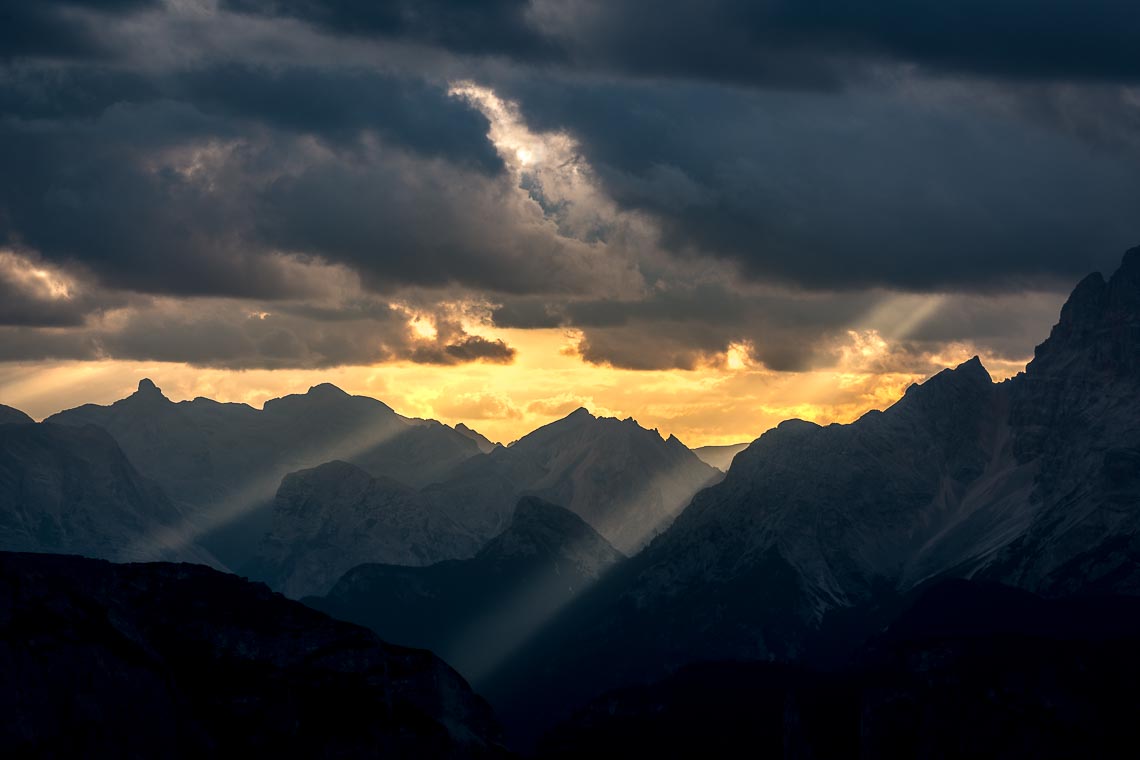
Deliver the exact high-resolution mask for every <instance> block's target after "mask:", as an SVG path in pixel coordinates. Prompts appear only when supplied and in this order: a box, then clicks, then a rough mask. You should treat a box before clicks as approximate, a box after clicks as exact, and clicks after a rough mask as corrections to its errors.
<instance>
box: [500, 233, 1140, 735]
mask: <svg viewBox="0 0 1140 760" xmlns="http://www.w3.org/2000/svg"><path fill="white" fill-rule="evenodd" d="M1138 369H1140V248H1137V249H1133V250H1131V251H1129V252H1128V253H1127V254H1126V255H1125V257H1124V260H1123V263H1122V264H1121V266H1120V268H1119V270H1118V271H1117V272H1116V273H1115V274H1114V275H1113V276H1112V278H1111V279H1110V280H1107V281H1106V280H1105V279H1104V278H1103V277H1101V276H1100V275H1093V276H1090V277H1089V278H1087V279H1086V280H1084V281H1083V282H1082V283H1081V284H1080V285H1079V286H1078V287H1077V288H1076V290H1075V291H1074V292H1073V294H1072V296H1071V297H1070V298H1069V300H1068V302H1067V303H1066V304H1065V306H1064V308H1063V309H1062V312H1061V317H1060V320H1059V322H1058V324H1057V326H1056V327H1055V328H1054V329H1053V331H1052V333H1051V335H1050V337H1049V339H1048V340H1046V341H1045V342H1044V343H1043V344H1042V345H1040V346H1038V348H1037V349H1036V352H1035V358H1034V359H1033V361H1032V362H1030V364H1029V365H1028V367H1027V368H1026V371H1025V373H1023V374H1021V375H1019V376H1017V377H1015V378H1012V379H1010V380H1008V381H1005V382H1003V383H997V384H995V383H993V382H992V381H991V379H990V377H989V375H988V373H987V372H986V371H985V369H984V368H983V367H982V366H981V363H980V362H979V361H978V360H977V358H975V359H972V360H970V361H968V362H966V363H964V364H962V365H961V366H959V367H957V368H955V369H952V370H946V371H943V372H942V373H940V374H938V375H936V376H934V377H933V378H931V379H930V380H929V381H927V382H926V383H924V384H922V385H916V386H913V387H912V388H910V389H909V390H908V391H907V393H906V395H905V396H904V397H903V398H902V399H901V400H900V401H899V402H898V403H896V404H895V405H894V406H892V407H890V408H889V409H887V410H886V411H884V412H870V413H868V414H867V415H865V416H864V417H862V418H860V419H859V420H858V421H856V422H854V423H852V424H850V425H838V424H835V425H829V426H823V427H821V426H819V425H816V424H813V423H809V422H803V421H789V422H785V423H783V424H781V425H780V426H778V427H777V428H776V429H774V430H771V431H769V432H768V433H765V434H764V435H762V436H761V437H760V438H759V439H757V440H756V441H754V442H753V443H752V444H751V445H750V446H749V447H748V448H747V449H746V450H745V451H743V452H741V453H740V454H738V455H737V456H736V458H735V459H734V461H733V463H732V467H731V469H730V470H729V472H728V475H727V476H726V478H725V479H724V481H723V482H722V483H719V484H717V485H714V486H712V487H710V488H708V489H705V490H703V491H701V492H700V493H699V494H697V496H696V497H695V498H694V499H693V501H692V504H690V505H689V507H688V508H687V509H686V510H685V511H684V512H683V513H682V514H681V515H680V516H679V517H678V518H677V520H676V521H675V522H674V523H673V524H672V526H671V527H670V528H669V529H668V530H667V531H665V532H664V533H663V534H662V535H660V536H658V537H657V538H656V539H655V540H654V541H653V542H652V543H651V544H650V545H649V546H648V547H647V548H646V549H645V550H644V551H642V552H641V553H639V554H637V555H636V556H634V557H633V558H631V559H630V561H628V562H626V563H623V564H622V565H621V566H619V567H618V568H616V569H615V571H614V572H612V573H610V574H608V575H607V576H606V577H605V578H603V579H602V581H601V582H599V583H598V584H597V585H596V586H595V587H594V588H593V589H592V590H591V591H590V592H589V593H588V594H585V595H583V596H582V598H580V599H578V600H577V601H576V602H575V603H573V604H571V605H570V606H569V607H567V609H566V610H564V612H563V613H562V614H561V615H560V616H559V617H558V618H557V619H556V620H555V621H553V622H552V624H551V625H550V626H548V627H547V629H546V630H545V631H544V632H543V633H542V634H541V635H540V636H538V637H536V638H535V639H534V640H533V641H532V642H531V644H530V645H529V646H528V647H525V648H523V649H522V650H521V651H520V652H518V653H517V654H516V656H515V657H514V658H513V659H512V660H511V661H510V662H508V663H507V664H506V665H505V666H504V668H502V669H501V670H502V672H501V673H500V674H499V675H497V676H495V677H492V678H491V679H490V680H489V681H487V682H485V683H484V684H483V688H484V689H485V690H486V691H485V693H487V694H488V695H489V696H490V697H491V698H492V700H493V701H496V702H497V704H498V705H499V707H500V708H501V714H503V715H504V716H505V719H506V720H507V721H508V722H513V723H514V724H515V725H517V726H525V727H526V728H528V729H533V727H534V725H535V724H536V722H537V721H538V720H539V719H538V718H537V717H536V716H537V715H539V714H540V713H541V714H545V715H551V714H555V713H557V712H558V710H559V709H561V710H563V711H565V709H567V708H568V706H569V705H572V704H575V703H580V702H581V701H582V700H583V699H584V698H586V697H588V696H590V695H591V694H597V693H599V692H601V691H603V690H605V689H606V688H611V687H614V686H617V685H621V684H623V683H634V682H639V681H643V680H645V679H652V678H657V677H661V676H663V675H665V674H666V673H667V672H669V671H670V670H671V669H674V668H676V667H679V666H682V665H684V664H686V663H691V662H697V661H702V660H723V659H748V660H781V661H800V662H803V661H819V660H821V659H826V658H828V657H834V656H837V654H838V653H837V652H835V651H834V650H835V649H836V648H837V647H838V648H841V649H842V648H847V649H850V648H853V647H854V646H857V643H858V642H859V641H861V640H863V639H865V638H866V637H867V636H868V635H870V634H872V633H873V632H874V631H875V630H876V629H877V627H878V626H879V625H881V624H883V623H884V622H885V621H886V620H888V619H889V616H890V615H891V614H893V613H894V612H895V611H897V605H898V604H899V600H900V599H901V598H902V597H903V596H904V595H905V594H907V593H908V592H909V591H910V590H912V589H915V588H917V587H919V586H920V585H922V584H924V583H929V582H933V581H935V580H937V579H941V578H947V577H964V578H975V579H979V580H986V581H992V582H1001V583H1005V584H1008V585H1012V586H1015V587H1018V588H1021V589H1025V590H1028V591H1032V592H1036V593H1042V594H1045V595H1047V596H1055V595H1062V594H1074V593H1093V592H1096V593H1119V594H1134V593H1137V591H1140V589H1138V587H1137V579H1138V575H1137V573H1138V572H1140V563H1138V559H1140V552H1137V548H1138V543H1137V542H1138V541H1140V511H1137V509H1136V506H1137V504H1140V371H1138ZM520 682H525V683H527V686H526V687H525V688H520V686H519V683H520ZM521 695H525V696H521ZM536 695H541V696H536ZM563 714H564V712H563Z"/></svg>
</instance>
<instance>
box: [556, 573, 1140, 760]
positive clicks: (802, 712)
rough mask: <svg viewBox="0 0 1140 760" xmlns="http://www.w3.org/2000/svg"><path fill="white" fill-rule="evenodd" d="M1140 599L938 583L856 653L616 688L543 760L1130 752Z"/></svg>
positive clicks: (704, 667)
mask: <svg viewBox="0 0 1140 760" xmlns="http://www.w3.org/2000/svg"><path fill="white" fill-rule="evenodd" d="M1137 644H1140V599H1136V598H1129V597H1098V598H1074V599H1065V600H1045V599H1042V598H1041V597H1038V596H1035V595H1033V594H1029V593H1027V592H1023V591H1019V590H1016V589H1011V588H1008V587H1003V586H995V585H990V584H979V583H972V582H967V581H949V582H945V583H942V584H938V585H936V586H934V587H933V588H931V589H930V590H929V591H928V592H927V593H926V594H924V595H923V596H921V597H920V598H919V600H918V602H917V603H915V604H914V605H913V606H912V607H911V608H910V609H908V610H907V611H906V612H904V613H903V614H902V616H901V617H900V618H899V619H898V620H897V621H896V622H895V623H894V624H893V625H892V626H891V627H890V628H889V629H888V630H887V631H886V632H885V633H884V634H883V635H881V636H879V637H878V638H876V639H875V640H874V641H872V642H871V643H870V644H869V645H868V646H867V647H865V648H864V649H863V650H862V651H861V653H860V654H859V657H858V659H857V661H856V662H855V664H853V665H852V666H849V667H847V668H844V669H841V670H835V671H830V672H821V671H816V670H811V669H809V668H806V667H803V666H797V665H789V664H777V663H770V662H721V663H703V664H695V665H690V666H687V667H684V668H682V669H681V670H679V671H678V672H677V673H675V674H674V675H672V676H670V677H668V678H666V679H664V680H662V681H659V682H657V683H654V684H651V685H646V686H635V687H628V688H622V689H618V690H615V691H612V692H609V693H607V694H605V695H603V696H602V697H599V698H598V699H596V700H594V701H593V702H591V703H590V704H589V705H587V706H586V707H584V708H582V709H580V710H578V711H576V713H575V714H574V716H573V717H572V718H571V719H570V720H568V721H567V722H565V723H563V724H561V725H559V726H558V727H556V728H555V729H554V730H553V731H552V732H550V734H548V735H547V736H546V737H545V739H544V740H543V741H542V743H541V745H540V750H539V755H540V756H541V757H544V758H579V757H598V756H607V755H609V756H618V757H621V756H648V757H732V756H735V755H738V754H739V750H740V748H741V747H747V748H748V754H749V755H750V756H754V757H868V758H870V757H874V758H895V757H898V758H915V757H926V758H934V757H943V758H946V757H1004V758H1069V757H1123V756H1127V754H1128V750H1126V749H1123V748H1132V747H1135V746H1136V742H1137V740H1138V739H1140V724H1138V723H1137V721H1136V720H1135V716H1136V715H1137V711H1138V709H1140V697H1138V696H1137V693H1136V690H1135V688H1134V684H1135V683H1136V679H1137V677H1138V676H1140V648H1138V647H1137Z"/></svg>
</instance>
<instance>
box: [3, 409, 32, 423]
mask: <svg viewBox="0 0 1140 760" xmlns="http://www.w3.org/2000/svg"><path fill="white" fill-rule="evenodd" d="M31 422H35V420H33V419H32V418H31V417H29V416H28V415H26V414H24V413H23V412H21V411H20V410H19V409H13V408H12V407H10V406H4V405H3V404H0V425H26V424H28V423H31Z"/></svg>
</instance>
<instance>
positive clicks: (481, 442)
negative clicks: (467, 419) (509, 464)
mask: <svg viewBox="0 0 1140 760" xmlns="http://www.w3.org/2000/svg"><path fill="white" fill-rule="evenodd" d="M455 432H457V433H459V434H460V435H463V436H466V437H468V438H470V439H471V440H473V441H475V445H476V446H478V447H479V451H481V452H483V453H484V454H487V453H490V452H491V451H493V450H494V448H495V447H496V446H500V445H502V444H498V443H493V442H492V441H491V440H490V439H489V438H487V436H485V435H483V434H482V433H480V432H479V431H477V430H472V429H471V428H469V427H467V426H466V425H464V424H463V423H462V422H460V423H459V424H457V425H456V426H455Z"/></svg>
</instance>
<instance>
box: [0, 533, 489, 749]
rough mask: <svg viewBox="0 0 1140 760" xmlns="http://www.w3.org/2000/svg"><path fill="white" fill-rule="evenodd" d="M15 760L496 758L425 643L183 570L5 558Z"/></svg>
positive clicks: (7, 704) (0, 600) (4, 729)
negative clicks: (386, 638)
mask: <svg viewBox="0 0 1140 760" xmlns="http://www.w3.org/2000/svg"><path fill="white" fill-rule="evenodd" d="M0 674H2V676H0V705H3V710H4V720H3V721H0V747H3V748H4V750H5V753H6V754H7V755H8V756H9V757H13V756H20V757H23V756H29V755H34V756H37V757H42V756H53V757H81V756H82V757H210V756H225V757H231V756H236V755H238V754H239V753H242V754H245V753H251V754H249V755H248V756H250V757H256V756H272V755H277V754H279V755H280V756H287V757H425V758H427V757H450V758H467V757H498V756H501V755H503V754H504V752H503V751H502V749H501V745H500V743H499V741H500V734H499V729H498V726H497V724H496V722H495V720H494V718H493V716H492V713H491V710H490V708H489V707H488V706H487V704H486V703H485V702H484V701H483V700H482V699H480V698H479V697H477V696H476V695H475V694H474V693H473V692H472V691H471V689H470V688H469V687H468V685H467V683H466V682H465V681H464V680H463V679H462V678H461V677H460V676H459V675H458V674H457V673H456V672H455V671H453V670H452V669H451V668H450V667H448V666H447V665H446V664H444V663H443V662H442V661H441V660H440V659H439V658H437V657H435V656H434V655H432V654H431V653H430V652H426V651H421V650H413V649H405V648H403V647H397V646H392V645H389V644H385V643H384V642H382V641H380V639H378V638H377V637H376V635H375V634H373V633H371V632H370V631H367V630H365V629H364V628H360V627H357V626H355V625H351V624H348V623H341V622H338V621H335V620H332V619H331V618H329V617H327V616H325V615H323V614H321V613H319V612H316V611H314V610H311V609H309V608H307V607H305V606H304V605H302V604H300V603H298V602H293V601H290V600H288V599H286V598H285V597H283V596H281V595H279V594H275V593H273V592H271V591H269V589H268V588H267V587H265V586H264V585H262V584H259V583H250V582H248V581H246V580H244V579H242V578H238V577H236V576H232V575H226V574H223V573H219V572H216V571H214V570H210V569H209V568H205V567H201V566H198V565H188V564H168V563H155V564H132V565H114V564H111V563H108V562H104V561H101V560H91V559H81V558H79V557H72V556H62V555H41V554H12V553H0Z"/></svg>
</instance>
